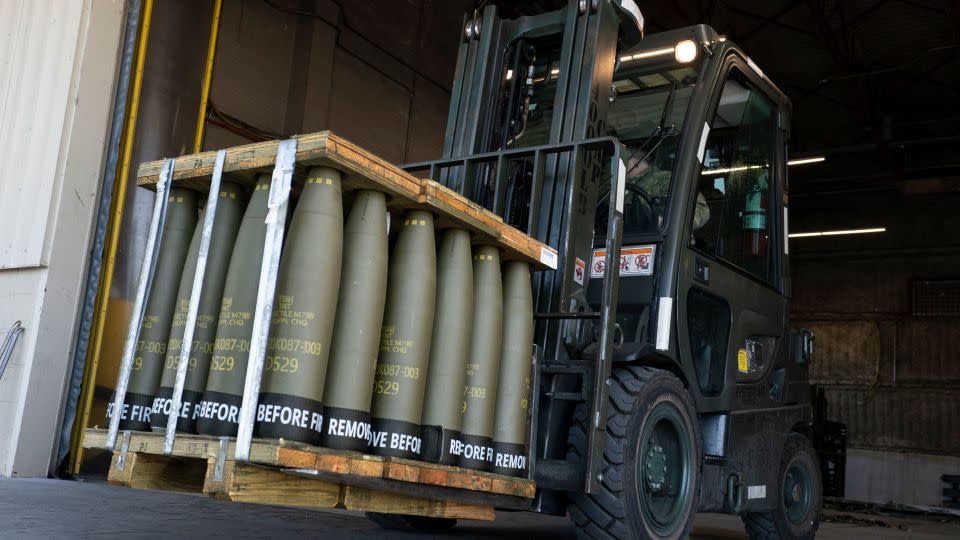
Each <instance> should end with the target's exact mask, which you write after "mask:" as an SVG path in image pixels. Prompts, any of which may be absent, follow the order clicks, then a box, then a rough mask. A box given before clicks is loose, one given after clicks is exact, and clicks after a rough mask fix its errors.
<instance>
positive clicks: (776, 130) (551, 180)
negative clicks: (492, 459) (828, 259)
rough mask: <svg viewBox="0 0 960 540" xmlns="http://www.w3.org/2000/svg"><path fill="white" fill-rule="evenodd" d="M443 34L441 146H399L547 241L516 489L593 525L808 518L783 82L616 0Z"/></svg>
mask: <svg viewBox="0 0 960 540" xmlns="http://www.w3.org/2000/svg"><path fill="white" fill-rule="evenodd" d="M461 38H462V41H461V43H460V52H459V58H458V62H457V68H456V77H455V83H454V87H453V92H452V100H451V105H450V112H449V117H448V121H447V129H446V135H445V139H444V147H443V157H442V158H441V159H439V160H436V161H430V162H424V163H416V164H410V165H407V166H406V168H407V169H408V170H411V171H414V172H419V173H420V174H422V175H424V176H427V175H429V177H430V178H434V179H436V180H438V181H441V182H442V183H443V184H444V185H446V186H447V187H449V188H451V189H454V190H456V191H458V192H459V193H462V194H464V195H466V196H467V197H469V198H471V199H472V200H474V201H476V202H478V203H480V204H482V205H484V206H486V207H487V208H489V209H491V210H493V211H494V212H496V213H497V214H498V215H500V216H502V217H503V219H504V220H505V221H506V222H508V223H509V224H511V225H513V226H515V227H517V228H518V229H520V230H522V231H524V232H526V233H528V234H530V235H531V236H533V237H535V238H537V239H539V240H541V241H542V242H544V243H547V244H549V245H551V246H553V247H555V248H556V249H557V251H558V253H559V260H558V261H557V263H558V264H557V270H556V271H545V272H538V273H536V274H535V275H534V297H535V298H534V301H535V304H534V305H535V309H536V314H535V317H536V334H535V347H534V349H535V350H534V352H533V359H534V362H533V365H534V366H535V367H534V369H533V378H532V385H533V390H532V392H533V394H534V399H533V400H532V407H531V409H530V415H531V419H530V433H529V445H530V455H529V469H528V470H529V474H530V477H531V478H533V479H535V480H536V482H537V487H538V494H537V497H536V499H535V503H534V504H533V506H532V507H531V508H530V510H532V511H536V512H543V513H546V514H553V515H564V514H569V515H570V517H571V518H572V520H573V522H574V523H575V524H576V527H577V530H578V534H579V535H580V536H581V537H582V538H592V539H614V538H682V537H685V536H687V535H688V534H689V533H690V531H691V528H692V525H693V519H694V514H695V513H696V512H723V513H729V514H739V515H740V516H742V518H743V522H744V524H745V526H746V530H747V532H748V534H749V535H750V537H751V538H756V539H760V538H763V539H775V538H784V539H786V538H791V539H795V538H812V537H813V536H814V534H815V533H816V530H817V526H818V521H819V516H820V510H821V491H822V489H821V480H820V472H819V465H818V461H817V455H816V453H815V451H814V449H813V447H812V445H811V439H810V437H811V422H812V412H811V406H810V393H809V386H808V383H807V364H808V363H809V361H810V359H811V355H812V352H813V351H812V349H813V336H812V334H810V333H809V332H807V331H798V332H791V331H790V330H789V328H788V313H789V309H788V305H789V298H790V271H789V270H790V266H789V243H788V235H787V218H788V213H787V206H788V205H787V201H788V199H787V187H788V178H787V147H788V142H789V134H790V102H789V100H788V99H787V98H786V96H784V94H783V93H782V92H781V91H780V90H779V89H778V88H777V87H776V85H774V83H773V82H772V81H770V80H769V79H768V78H767V77H766V76H765V75H764V73H763V71H762V70H761V69H760V68H759V67H758V66H757V65H756V64H755V63H754V62H753V61H752V60H751V59H750V57H749V56H747V54H746V53H745V52H744V51H742V50H741V49H740V48H739V47H737V46H736V45H735V44H734V43H732V42H731V41H729V40H726V39H725V38H724V37H723V36H720V35H718V34H717V32H716V31H714V30H713V29H712V28H710V27H708V26H704V25H699V26H691V27H687V28H682V29H678V30H672V31H668V32H663V33H658V34H654V35H649V36H646V37H644V36H643V17H642V15H641V14H640V11H639V10H638V9H637V7H636V5H635V4H634V2H632V1H631V0H579V1H578V0H570V1H569V2H568V4H567V5H566V7H565V8H563V9H560V10H557V11H554V12H549V13H542V14H536V15H527V16H522V17H518V18H513V19H506V18H500V17H499V16H498V13H497V8H496V7H495V6H492V5H490V6H487V7H485V8H484V9H483V10H482V11H479V12H476V13H474V14H471V15H468V16H467V17H466V18H465V19H464V25H463V32H462V36H461ZM372 517H373V518H374V519H375V520H376V521H379V522H380V523H382V524H385V525H388V526H398V525H403V526H405V527H413V528H417V529H429V530H433V531H436V530H439V529H442V528H444V527H449V526H452V525H453V523H452V522H445V521H442V520H436V519H432V520H431V519H429V518H402V517H400V516H388V515H382V514H381V515H376V516H372Z"/></svg>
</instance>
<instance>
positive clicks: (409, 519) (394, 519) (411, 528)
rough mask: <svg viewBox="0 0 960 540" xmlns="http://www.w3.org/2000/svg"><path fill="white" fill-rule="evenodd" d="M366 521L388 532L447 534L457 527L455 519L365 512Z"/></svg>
mask: <svg viewBox="0 0 960 540" xmlns="http://www.w3.org/2000/svg"><path fill="white" fill-rule="evenodd" d="M367 519H369V520H370V521H372V522H374V523H376V524H377V525H379V526H380V527H382V528H384V529H387V530H390V531H406V532H421V533H429V534H440V533H445V532H449V531H450V530H452V529H453V528H454V527H456V526H457V520H455V519H447V518H435V517H426V516H405V515H400V514H381V513H380V512H367Z"/></svg>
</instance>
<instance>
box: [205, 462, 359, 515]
mask: <svg viewBox="0 0 960 540" xmlns="http://www.w3.org/2000/svg"><path fill="white" fill-rule="evenodd" d="M214 463H215V462H214V460H210V461H209V466H208V467H207V474H206V477H205V478H204V483H203V492H204V493H206V494H207V495H209V496H211V497H215V498H217V499H224V500H229V501H234V502H248V503H260V504H281V505H285V506H300V507H305V508H336V507H337V506H338V505H339V504H340V499H341V494H340V491H341V487H340V486H339V485H338V484H336V483H334V482H327V481H324V480H317V479H315V478H306V477H303V476H297V475H293V474H286V473H283V472H280V471H279V470H278V469H271V468H268V467H258V466H255V465H244V464H240V463H237V462H235V461H227V462H225V463H224V464H223V478H222V479H221V480H220V481H217V480H214V478H213V473H214Z"/></svg>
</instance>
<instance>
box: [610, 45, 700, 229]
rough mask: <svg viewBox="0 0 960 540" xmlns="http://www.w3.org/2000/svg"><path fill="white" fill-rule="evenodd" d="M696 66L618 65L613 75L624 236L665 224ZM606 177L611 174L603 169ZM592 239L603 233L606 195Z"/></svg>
mask: <svg viewBox="0 0 960 540" xmlns="http://www.w3.org/2000/svg"><path fill="white" fill-rule="evenodd" d="M698 69H699V66H698V64H685V65H678V64H676V63H674V62H672V61H671V62H653V63H651V62H649V61H646V62H645V61H640V62H630V61H621V62H620V64H619V65H618V67H617V69H616V71H615V72H614V75H613V87H614V89H615V94H614V98H613V102H612V103H611V104H610V106H609V108H608V109H607V118H606V121H607V122H606V123H607V135H609V136H611V137H616V138H617V139H619V140H620V143H621V144H622V147H621V149H620V155H621V156H622V159H623V163H624V165H625V167H626V183H625V185H624V201H623V234H624V238H627V239H629V238H630V237H631V236H632V235H636V234H643V233H650V232H657V231H659V230H660V227H661V226H662V225H663V219H664V211H665V210H666V207H667V197H668V195H669V193H670V185H671V182H672V179H673V168H674V164H675V162H676V158H677V147H678V145H679V142H680V140H679V139H680V137H679V134H680V131H681V130H682V128H683V121H684V118H685V116H686V113H687V105H688V104H689V103H690V97H691V95H692V94H693V87H694V85H695V84H696V82H697V79H698V77H699V71H698ZM604 174H605V175H608V174H609V171H604ZM594 230H595V238H596V241H597V242H598V243H603V239H604V238H605V237H606V230H607V197H601V200H600V201H599V202H598V205H597V219H596V224H595V227H594Z"/></svg>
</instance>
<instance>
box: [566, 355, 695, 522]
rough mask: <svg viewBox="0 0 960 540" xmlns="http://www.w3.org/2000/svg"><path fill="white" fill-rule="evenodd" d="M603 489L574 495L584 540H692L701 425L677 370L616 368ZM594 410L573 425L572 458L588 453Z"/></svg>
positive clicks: (583, 411) (573, 511) (573, 512)
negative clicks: (674, 372) (588, 430)
mask: <svg viewBox="0 0 960 540" xmlns="http://www.w3.org/2000/svg"><path fill="white" fill-rule="evenodd" d="M611 378H612V384H611V385H610V401H609V409H608V411H609V413H608V417H607V424H606V434H605V437H604V452H603V465H604V467H603V471H602V475H603V476H602V480H601V487H600V489H599V490H598V491H597V492H596V493H592V494H589V495H588V494H585V493H577V494H574V495H572V498H571V504H570V506H569V508H568V510H569V513H570V517H571V519H572V520H573V522H574V523H575V524H576V526H577V534H578V536H579V537H580V538H582V539H590V540H615V539H617V540H618V539H625V538H644V539H648V538H649V539H679V538H686V537H687V535H689V534H690V529H691V528H692V527H693V518H694V515H695V513H696V507H697V505H696V501H697V493H699V483H700V448H701V442H700V430H699V424H698V423H697V421H696V412H695V408H694V404H693V400H692V398H691V397H690V394H689V392H688V391H687V389H686V388H684V386H683V383H681V382H680V380H679V379H678V378H677V377H675V376H674V375H673V374H672V373H670V372H668V371H664V370H660V369H654V368H650V367H644V366H622V367H617V368H615V369H614V370H613V373H612V374H611ZM588 416H591V415H589V414H588V413H587V408H586V405H585V404H580V405H579V406H578V407H577V409H576V411H575V413H574V421H573V425H572V427H571V428H570V439H569V443H570V444H569V452H570V454H571V456H570V457H572V458H573V459H578V460H580V461H581V462H582V461H583V460H585V459H586V456H587V451H586V444H587V440H588V439H587V431H586V429H587V425H588V424H587V417H588Z"/></svg>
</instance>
